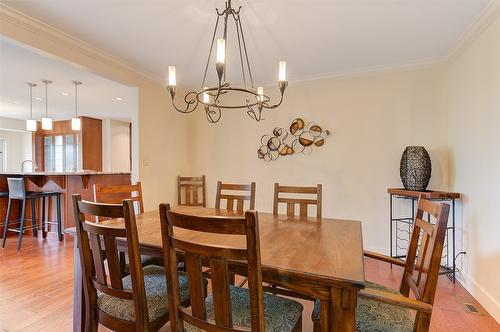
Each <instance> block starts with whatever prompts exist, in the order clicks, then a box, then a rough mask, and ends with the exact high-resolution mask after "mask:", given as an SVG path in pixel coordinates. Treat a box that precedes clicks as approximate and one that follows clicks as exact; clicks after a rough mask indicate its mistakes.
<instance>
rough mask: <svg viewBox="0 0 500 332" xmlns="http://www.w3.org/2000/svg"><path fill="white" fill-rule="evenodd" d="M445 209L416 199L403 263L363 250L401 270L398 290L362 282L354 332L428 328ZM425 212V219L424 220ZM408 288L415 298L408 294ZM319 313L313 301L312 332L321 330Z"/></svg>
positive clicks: (442, 242)
mask: <svg viewBox="0 0 500 332" xmlns="http://www.w3.org/2000/svg"><path fill="white" fill-rule="evenodd" d="M449 209H450V207H449V205H448V204H445V203H433V202H431V201H428V200H425V199H422V198H420V199H419V202H418V210H417V214H416V215H415V219H414V222H413V231H412V235H411V239H410V242H409V247H408V252H407V254H406V262H404V261H402V260H399V259H396V258H392V257H389V256H385V255H381V254H377V253H372V252H365V253H364V254H365V256H366V257H371V258H374V259H377V260H381V261H383V262H386V263H390V264H394V265H397V266H401V267H403V268H404V272H403V275H402V279H401V286H400V287H399V291H396V290H393V289H390V288H388V287H385V286H383V285H379V284H376V283H373V282H367V283H366V288H365V289H363V290H361V291H360V292H359V294H358V304H357V308H356V330H357V331H418V332H421V331H428V330H429V325H430V322H431V315H432V308H433V307H432V305H433V303H434V296H435V294H436V287H437V281H438V276H439V269H440V265H441V254H442V252H443V245H444V239H445V235H446V227H447V224H448V213H449ZM425 215H427V218H428V221H425V220H424V217H425ZM432 219H434V220H432ZM433 222H434V223H433ZM410 291H411V293H413V295H414V297H415V299H413V298H411V297H410ZM412 311H415V312H416V314H413V312H412ZM319 316H320V302H319V301H318V300H317V301H316V302H315V304H314V309H313V313H312V320H313V322H314V331H320V330H321V325H320V322H319Z"/></svg>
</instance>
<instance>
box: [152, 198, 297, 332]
mask: <svg viewBox="0 0 500 332" xmlns="http://www.w3.org/2000/svg"><path fill="white" fill-rule="evenodd" d="M160 220H161V231H162V243H163V250H164V255H163V256H164V259H165V264H164V265H165V273H166V274H167V278H168V280H169V281H170V280H174V281H176V282H169V283H168V285H167V287H168V303H169V304H168V305H169V308H171V310H170V325H171V330H172V331H175V332H180V331H199V330H200V329H202V330H205V331H282V332H287V331H301V329H302V310H303V307H302V305H301V304H300V303H298V302H296V301H293V300H290V299H287V298H284V297H279V296H275V295H272V294H267V293H264V292H263V290H262V273H261V260H260V244H259V226H258V214H257V212H255V211H247V212H246V213H245V215H244V216H237V217H235V216H226V217H221V216H217V217H212V216H193V215H190V214H183V213H178V212H174V211H171V210H170V206H169V205H168V204H161V205H160ZM174 226H175V227H176V229H175V233H174ZM186 231H188V232H189V231H196V233H197V234H199V233H202V234H206V235H207V236H210V237H217V236H219V237H221V239H223V238H224V237H225V236H239V237H241V240H242V246H241V247H230V246H219V245H217V246H215V245H210V244H207V243H206V242H198V241H191V240H189V239H187V238H185V237H183V236H182V234H184V235H186ZM198 237H199V236H198ZM213 241H216V238H213ZM178 250H179V251H182V252H183V256H184V261H185V263H186V273H187V275H188V278H189V294H190V300H191V302H190V303H191V308H190V309H188V308H187V307H185V306H183V305H182V303H181V302H182V287H181V286H182V285H180V283H179V282H178V281H177V280H179V279H178V274H179V271H178V270H177V252H178ZM231 260H233V261H238V263H240V264H241V263H243V264H246V265H247V271H248V272H247V273H248V280H249V282H248V284H249V285H248V288H240V287H234V286H232V285H230V274H229V271H228V265H229V261H231ZM202 261H204V262H207V264H208V265H209V266H210V267H211V270H212V284H211V286H212V287H211V289H212V294H209V295H208V296H207V297H206V298H205V296H204V294H203V290H202V287H201V286H202V285H203V280H204V278H203V274H202Z"/></svg>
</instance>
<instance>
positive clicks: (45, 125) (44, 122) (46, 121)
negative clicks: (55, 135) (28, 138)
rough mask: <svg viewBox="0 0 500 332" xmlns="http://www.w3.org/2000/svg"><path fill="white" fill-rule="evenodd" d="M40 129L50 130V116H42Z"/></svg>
mask: <svg viewBox="0 0 500 332" xmlns="http://www.w3.org/2000/svg"><path fill="white" fill-rule="evenodd" d="M42 129H43V130H52V119H51V118H42Z"/></svg>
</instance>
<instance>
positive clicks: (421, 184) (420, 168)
mask: <svg viewBox="0 0 500 332" xmlns="http://www.w3.org/2000/svg"><path fill="white" fill-rule="evenodd" d="M431 170H432V166H431V157H430V156H429V153H427V150H425V148H424V147H423V146H407V147H406V149H405V151H404V152H403V155H402V156H401V163H400V166H399V174H400V176H401V181H402V182H403V186H404V187H405V189H408V190H416V191H424V190H425V189H426V188H427V185H429V180H430V179H431Z"/></svg>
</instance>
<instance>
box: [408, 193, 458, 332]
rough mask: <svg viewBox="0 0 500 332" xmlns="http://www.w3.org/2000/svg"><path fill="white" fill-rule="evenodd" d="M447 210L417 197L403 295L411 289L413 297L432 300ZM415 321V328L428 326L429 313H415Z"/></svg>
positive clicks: (444, 233) (425, 300)
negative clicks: (425, 217) (426, 217)
mask: <svg viewBox="0 0 500 332" xmlns="http://www.w3.org/2000/svg"><path fill="white" fill-rule="evenodd" d="M449 209H450V207H449V205H448V204H445V203H434V202H431V201H428V200H425V199H423V198H420V199H419V202H418V208H417V214H416V215H415V220H414V223H413V231H412V234H411V237H410V244H409V247H408V253H407V256H406V265H405V270H404V273H403V278H402V281H401V287H400V293H401V294H403V295H404V296H407V297H409V295H410V290H411V292H412V293H413V294H414V296H415V298H416V299H417V300H420V301H423V302H426V303H429V304H433V303H434V296H435V294H436V287H437V280H438V276H439V269H440V266H441V255H442V253H443V246H444V239H445V235H446V228H447V224H448V215H449ZM424 214H427V216H428V220H429V221H425V220H424ZM431 217H432V218H431ZM431 219H434V220H431ZM415 322H416V323H415V326H416V327H418V328H424V329H425V326H427V328H428V324H429V322H430V316H429V315H425V314H422V313H420V312H419V313H417V315H416V318H415ZM418 328H417V330H419V329H418Z"/></svg>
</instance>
